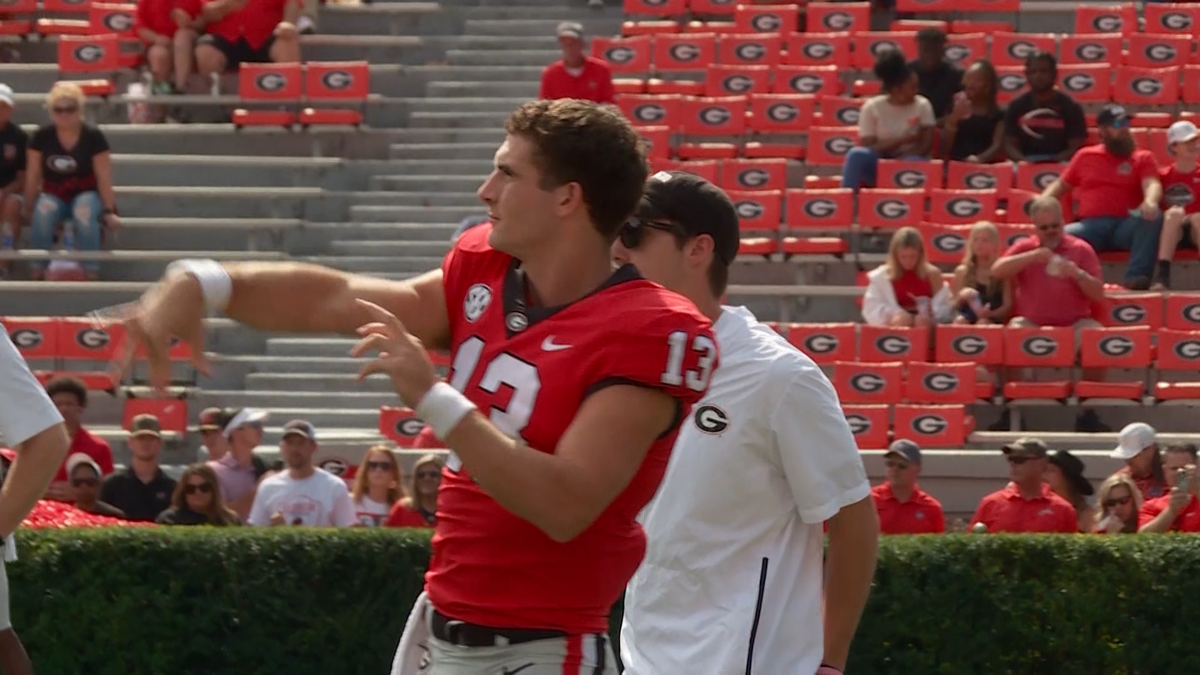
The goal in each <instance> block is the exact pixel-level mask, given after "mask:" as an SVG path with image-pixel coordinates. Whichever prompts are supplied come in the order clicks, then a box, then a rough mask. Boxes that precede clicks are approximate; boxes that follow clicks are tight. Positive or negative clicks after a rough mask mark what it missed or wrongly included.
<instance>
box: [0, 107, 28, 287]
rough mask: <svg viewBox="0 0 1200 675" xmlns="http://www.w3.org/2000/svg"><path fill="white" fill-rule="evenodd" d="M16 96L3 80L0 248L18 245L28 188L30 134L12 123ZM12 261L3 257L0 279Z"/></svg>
mask: <svg viewBox="0 0 1200 675" xmlns="http://www.w3.org/2000/svg"><path fill="white" fill-rule="evenodd" d="M16 100H17V99H16V96H15V95H14V94H13V90H12V87H9V86H8V85H7V84H0V251H11V250H14V249H16V248H17V236H18V235H20V234H21V194H22V192H23V191H24V190H25V146H26V144H28V142H29V136H28V135H26V134H25V132H24V131H23V130H22V129H21V127H19V126H17V125H16V124H13V121H12V114H13V108H14V107H15V106H16ZM8 269H9V262H8V261H7V260H0V279H2V278H4V277H5V276H8Z"/></svg>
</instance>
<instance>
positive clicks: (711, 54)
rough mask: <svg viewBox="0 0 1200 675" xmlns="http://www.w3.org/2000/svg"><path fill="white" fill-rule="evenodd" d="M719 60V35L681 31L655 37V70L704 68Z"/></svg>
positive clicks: (668, 70)
mask: <svg viewBox="0 0 1200 675" xmlns="http://www.w3.org/2000/svg"><path fill="white" fill-rule="evenodd" d="M716 60H717V36H716V35H713V34H712V33H695V34H687V33H681V34H678V35H656V36H655V37H654V70H655V71H656V72H659V73H661V72H664V71H667V72H670V71H683V70H704V69H706V68H708V67H709V66H710V65H712V64H713V63H715V62H716Z"/></svg>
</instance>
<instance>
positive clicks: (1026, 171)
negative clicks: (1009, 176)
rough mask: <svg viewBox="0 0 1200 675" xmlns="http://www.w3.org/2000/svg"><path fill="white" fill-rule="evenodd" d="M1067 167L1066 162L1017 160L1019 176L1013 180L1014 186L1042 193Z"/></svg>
mask: <svg viewBox="0 0 1200 675" xmlns="http://www.w3.org/2000/svg"><path fill="white" fill-rule="evenodd" d="M1066 169H1067V165H1066V163H1058V164H1050V163H1046V164H1032V163H1030V162H1017V176H1016V179H1015V180H1014V182H1013V187H1014V188H1016V189H1018V190H1027V191H1029V192H1036V193H1038V194H1040V193H1041V192H1042V191H1043V190H1045V189H1046V188H1048V187H1050V184H1051V183H1053V182H1054V181H1055V180H1057V179H1058V177H1059V176H1061V175H1062V172H1063V171H1066Z"/></svg>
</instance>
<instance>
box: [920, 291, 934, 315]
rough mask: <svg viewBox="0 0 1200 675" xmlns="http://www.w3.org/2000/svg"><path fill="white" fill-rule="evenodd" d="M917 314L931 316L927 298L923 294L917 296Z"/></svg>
mask: <svg viewBox="0 0 1200 675" xmlns="http://www.w3.org/2000/svg"><path fill="white" fill-rule="evenodd" d="M917 314H919V315H920V316H932V311H931V310H930V307H929V298H927V297H925V296H923V295H922V296H921V297H919V298H917Z"/></svg>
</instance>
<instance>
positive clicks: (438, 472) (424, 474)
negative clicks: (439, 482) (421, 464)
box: [417, 471, 442, 478]
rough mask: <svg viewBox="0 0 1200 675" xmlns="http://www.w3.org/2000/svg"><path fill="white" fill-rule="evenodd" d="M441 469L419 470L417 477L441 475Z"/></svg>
mask: <svg viewBox="0 0 1200 675" xmlns="http://www.w3.org/2000/svg"><path fill="white" fill-rule="evenodd" d="M441 475H442V472H441V471H418V472H417V478H437V477H438V476H441Z"/></svg>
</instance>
